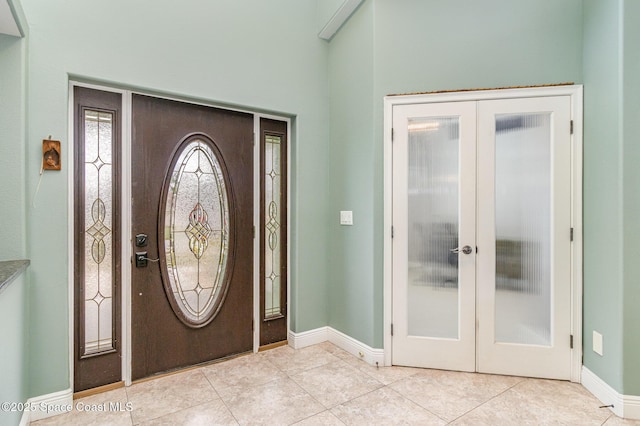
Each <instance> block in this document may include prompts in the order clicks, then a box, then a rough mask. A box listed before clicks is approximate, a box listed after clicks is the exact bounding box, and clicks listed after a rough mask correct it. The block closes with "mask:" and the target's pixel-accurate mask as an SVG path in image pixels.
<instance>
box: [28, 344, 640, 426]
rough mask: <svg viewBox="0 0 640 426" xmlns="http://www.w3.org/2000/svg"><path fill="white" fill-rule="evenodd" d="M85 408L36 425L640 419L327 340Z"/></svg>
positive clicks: (534, 388) (585, 396)
mask: <svg viewBox="0 0 640 426" xmlns="http://www.w3.org/2000/svg"><path fill="white" fill-rule="evenodd" d="M111 402H113V403H115V402H120V403H121V406H122V407H126V406H127V405H126V404H127V403H128V404H129V406H130V407H131V408H132V410H131V411H130V412H127V411H115V412H108V411H107V412H99V413H95V412H81V411H74V412H71V413H68V414H64V415H60V416H56V417H51V418H48V419H44V420H41V421H38V422H34V423H33V424H37V425H65V426H66V425H138V424H141V425H218V424H219V425H238V424H241V425H245V424H270V425H289V424H298V425H391V424H404V425H445V424H454V425H540V424H553V425H603V424H604V425H608V426H613V425H640V421H630V420H623V419H620V418H618V417H616V416H615V415H613V414H612V413H611V412H610V411H609V410H608V409H606V408H599V406H600V403H599V402H598V400H596V398H594V397H593V396H592V395H591V394H590V393H589V392H587V391H586V390H585V389H584V388H583V387H582V386H581V385H578V384H575V383H568V382H559V381H553V380H538V379H526V378H521V377H508V376H493V375H487V374H471V373H458V372H450V371H440V370H424V369H415V368H403V367H380V368H376V367H372V366H370V365H368V364H366V363H365V362H363V361H361V360H359V359H357V358H355V357H354V356H352V355H350V354H349V353H347V352H345V351H343V350H341V349H339V348H337V347H336V346H334V345H332V344H331V343H321V344H319V345H315V346H311V347H308V348H304V349H300V350H293V349H291V348H290V347H287V346H283V347H280V348H277V349H273V350H271V351H267V352H262V353H259V354H253V355H247V356H242V357H239V358H236V359H233V360H230V361H225V362H221V363H218V364H213V365H209V366H206V367H201V368H197V369H193V370H189V371H185V372H182V373H178V374H174V375H171V376H166V377H163V378H159V379H155V380H150V381H147V382H143V383H139V384H135V385H133V386H131V387H128V388H122V389H117V390H113V391H110V392H106V393H103V394H99V395H94V396H91V397H87V398H84V399H81V400H77V401H75V404H76V405H77V404H84V406H87V405H89V406H90V405H92V404H98V405H101V404H103V403H107V404H108V403H111ZM107 406H108V405H107Z"/></svg>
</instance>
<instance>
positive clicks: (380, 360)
mask: <svg viewBox="0 0 640 426" xmlns="http://www.w3.org/2000/svg"><path fill="white" fill-rule="evenodd" d="M327 329H328V330H327V332H328V335H329V341H330V342H331V343H333V344H334V345H336V346H337V347H339V348H340V349H342V350H345V351H347V352H349V353H350V354H351V355H353V356H355V357H357V358H359V359H362V360H364V361H365V362H366V363H367V364H370V365H373V366H380V367H382V366H384V350H382V349H374V348H372V347H371V346H369V345H365V344H364V343H362V342H360V341H359V340H356V339H354V338H353V337H350V336H347V335H346V334H344V333H342V332H340V331H338V330H336V329H334V328H331V327H327Z"/></svg>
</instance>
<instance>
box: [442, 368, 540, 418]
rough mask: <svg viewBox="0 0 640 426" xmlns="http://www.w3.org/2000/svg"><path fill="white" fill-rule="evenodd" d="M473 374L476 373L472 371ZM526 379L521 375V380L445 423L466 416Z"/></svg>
mask: <svg viewBox="0 0 640 426" xmlns="http://www.w3.org/2000/svg"><path fill="white" fill-rule="evenodd" d="M474 374H478V373H474ZM511 377H515V376H511ZM527 380H528V379H527V378H526V377H521V380H520V381H519V382H517V383H514V384H513V385H511V386H509V387H508V388H506V389H505V390H503V391H502V392H500V393H497V394H495V395H494V396H492V397H491V398H489V399H487V400H486V401H484V402H482V403H480V404H478V405H476V406H475V407H473V408H471V409H470V410H467V411H466V412H464V413H462V414H460V415H459V416H458V417H456V418H455V419H453V420H451V421H450V422H449V423H447V424H451V423H453V422H455V421H456V420H458V419H460V418H462V417H464V416H466V415H467V414H469V413H470V412H472V411H474V410H477V409H478V408H480V407H482V406H483V405H485V404H486V403H488V402H489V401H493V400H494V399H496V398H497V397H499V396H501V395H504V394H505V393H506V392H509V391H510V390H511V389H513V388H515V387H516V386H518V385H519V384H520V383H524V382H525V381H527Z"/></svg>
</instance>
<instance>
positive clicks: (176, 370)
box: [131, 352, 253, 385]
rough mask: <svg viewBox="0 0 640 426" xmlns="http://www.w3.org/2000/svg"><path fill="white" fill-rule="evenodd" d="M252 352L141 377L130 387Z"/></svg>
mask: <svg viewBox="0 0 640 426" xmlns="http://www.w3.org/2000/svg"><path fill="white" fill-rule="evenodd" d="M252 353H253V352H242V353H239V354H233V355H229V356H226V357H223V358H218V359H213V360H211V361H205V362H201V363H200V364H195V365H189V366H187V367H182V368H177V369H175V370H171V371H165V372H162V373H157V374H154V375H152V376H149V377H143V378H142V379H136V380H133V381H132V382H131V384H132V385H137V384H138V383H144V382H148V381H149V380H155V379H161V378H163V377H168V376H173V375H175V374H180V373H185V372H187V371H191V370H197V369H198V368H202V367H206V366H208V365H213V364H219V363H221V362H224V361H230V360H232V359H236V358H240V357H242V356H247V355H251V354H252Z"/></svg>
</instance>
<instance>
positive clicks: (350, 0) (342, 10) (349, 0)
mask: <svg viewBox="0 0 640 426" xmlns="http://www.w3.org/2000/svg"><path fill="white" fill-rule="evenodd" d="M363 1H364V0H345V1H344V3H342V5H341V6H340V7H339V8H338V10H336V13H334V14H333V16H332V17H331V19H329V22H327V24H326V25H325V26H324V28H322V29H321V30H320V32H319V33H318V37H320V38H321V39H323V40H327V41H329V40H331V38H332V37H333V36H334V35H335V34H336V33H337V32H338V30H339V29H340V27H342V25H344V23H345V22H347V21H348V20H349V17H350V16H351V14H352V13H353V12H354V11H355V10H356V9H357V8H358V6H360V3H362V2H363Z"/></svg>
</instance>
